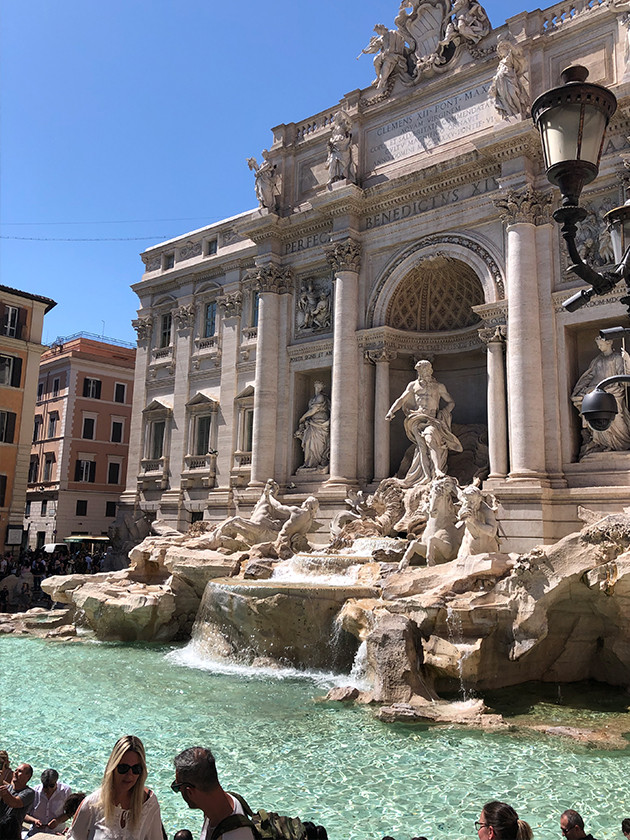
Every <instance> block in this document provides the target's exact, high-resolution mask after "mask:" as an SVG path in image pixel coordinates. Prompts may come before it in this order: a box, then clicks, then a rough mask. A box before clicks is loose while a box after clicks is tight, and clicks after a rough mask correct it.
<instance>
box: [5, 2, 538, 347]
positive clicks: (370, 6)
mask: <svg viewBox="0 0 630 840" xmlns="http://www.w3.org/2000/svg"><path fill="white" fill-rule="evenodd" d="M483 5H484V7H485V9H486V11H487V13H488V15H489V17H490V20H491V22H492V24H493V26H494V27H498V26H501V25H502V24H503V23H504V22H505V19H506V18H508V17H510V16H512V15H514V14H517V13H518V12H521V11H524V10H526V11H531V10H532V9H534V8H536V6H535V5H530V6H523V5H520V4H517V3H516V2H515V0H508V2H500V0H490V2H487V3H484V4H483ZM398 6H399V2H398V0H357V2H355V3H352V4H343V5H342V4H340V3H339V2H333V0H317V1H316V2H304V0H302V2H300V0H297V2H288V0H268V2H266V3H240V4H237V3H231V2H227V0H224V1H223V2H218V0H107V2H96V1H95V0H80V1H79V0H63V1H62V2H55V0H2V3H1V6H0V237H2V238H0V283H3V284H4V285H7V286H13V287H16V288H19V289H23V290H26V291H31V292H35V293H37V294H43V295H47V296H48V297H52V298H53V299H54V300H56V301H57V302H58V305H57V307H56V308H55V309H53V310H52V311H51V312H50V313H49V314H48V315H47V316H46V320H45V327H44V341H45V342H52V341H53V340H54V339H55V337H56V336H59V335H61V336H65V335H71V334H72V333H75V332H78V331H82V330H83V331H87V332H92V333H97V334H99V335H101V334H104V335H105V336H109V337H113V338H118V339H122V340H126V341H135V333H134V331H133V329H132V327H131V319H132V318H134V317H135V314H136V308H137V298H136V296H135V294H134V293H133V292H132V291H131V290H130V288H129V286H130V284H131V283H135V282H137V281H138V280H139V279H140V277H141V275H142V269H143V266H142V262H141V260H140V258H139V256H138V255H139V253H140V252H141V251H142V250H144V249H145V248H147V247H149V246H150V245H152V244H155V243H157V242H159V241H161V240H163V239H168V238H170V237H174V236H178V235H180V234H182V233H185V232H186V231H187V230H193V229H195V228H199V227H203V226H204V225H206V224H210V223H211V222H214V221H217V220H219V219H222V218H225V217H227V216H231V215H235V214H236V213H240V212H242V211H244V210H248V209H250V208H251V207H254V206H255V205H256V200H255V197H254V190H253V175H252V173H251V172H250V171H249V170H248V168H247V164H246V158H247V157H250V156H252V155H253V156H255V157H259V156H260V151H261V149H263V148H264V147H266V146H268V145H269V144H270V143H271V140H272V138H271V131H270V129H271V127H272V126H275V125H278V124H280V123H283V122H294V121H295V122H297V121H299V120H301V119H304V118H305V117H308V116H309V115H311V114H314V113H317V112H318V111H320V110H323V109H324V108H327V107H330V106H331V105H332V104H334V103H335V102H337V101H338V100H339V99H340V98H341V97H342V96H343V95H344V93H347V92H348V91H351V90H354V89H356V88H364V87H366V86H367V85H369V83H370V82H371V81H372V78H373V71H372V61H371V57H370V56H364V57H362V59H361V60H359V61H356V60H355V57H356V56H357V55H358V54H359V52H360V51H361V49H362V47H364V46H365V45H366V44H367V43H368V41H369V39H370V36H371V34H372V27H373V26H374V24H375V23H385V24H387V25H390V26H391V25H392V24H393V19H394V17H395V14H396V12H397V10H398ZM545 6H546V4H545ZM77 240H99V241H77Z"/></svg>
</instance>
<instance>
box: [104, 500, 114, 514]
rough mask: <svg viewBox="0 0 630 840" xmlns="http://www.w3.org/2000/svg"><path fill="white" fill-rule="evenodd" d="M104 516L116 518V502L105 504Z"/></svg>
mask: <svg viewBox="0 0 630 840" xmlns="http://www.w3.org/2000/svg"><path fill="white" fill-rule="evenodd" d="M105 516H111V517H114V516H116V502H105Z"/></svg>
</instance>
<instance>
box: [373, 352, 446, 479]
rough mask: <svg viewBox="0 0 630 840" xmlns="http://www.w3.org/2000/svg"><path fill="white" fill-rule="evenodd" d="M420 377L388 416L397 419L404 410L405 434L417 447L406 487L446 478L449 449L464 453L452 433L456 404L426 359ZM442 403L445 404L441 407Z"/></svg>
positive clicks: (395, 402)
mask: <svg viewBox="0 0 630 840" xmlns="http://www.w3.org/2000/svg"><path fill="white" fill-rule="evenodd" d="M415 369H416V371H417V374H418V378H417V379H416V380H414V381H413V382H410V383H409V385H407V387H406V388H405V390H404V391H403V393H402V394H401V395H400V397H398V399H397V400H395V401H394V403H393V405H392V407H391V408H390V409H389V411H388V412H387V415H386V419H387V420H393V419H394V415H395V414H396V412H397V411H398V410H399V409H400V408H402V410H403V413H404V415H405V432H406V434H407V437H408V438H409V440H410V441H411V442H412V443H413V444H415V447H416V450H415V452H414V455H413V460H412V462H411V466H410V467H409V470H408V471H407V475H406V476H405V477H404V479H403V480H402V484H403V486H404V487H413V486H414V485H415V484H428V483H429V482H431V481H432V480H433V479H434V478H441V477H443V476H444V474H445V473H444V468H445V467H446V460H447V458H448V453H449V450H450V451H452V452H461V451H462V445H461V443H460V441H459V440H458V438H457V437H456V436H455V435H454V434H453V433H452V431H451V418H452V414H453V408H454V407H455V402H454V400H453V398H452V397H451V395H450V394H449V392H448V391H447V390H446V387H445V386H444V385H442V383H440V382H438V381H437V379H435V377H434V376H433V366H432V365H431V362H429V361H427V360H426V359H422V360H421V361H419V362H418V363H417V365H416V368H415ZM440 403H443V405H442V407H440Z"/></svg>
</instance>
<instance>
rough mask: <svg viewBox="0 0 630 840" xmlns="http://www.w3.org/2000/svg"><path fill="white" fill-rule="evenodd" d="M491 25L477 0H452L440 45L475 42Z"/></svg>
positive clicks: (485, 33) (483, 35)
mask: <svg viewBox="0 0 630 840" xmlns="http://www.w3.org/2000/svg"><path fill="white" fill-rule="evenodd" d="M491 29H492V26H491V25H490V20H489V18H488V15H487V14H486V10H485V9H484V8H483V6H481V5H480V4H479V3H477V0H453V8H452V10H451V19H450V20H449V22H448V24H447V26H446V31H445V33H444V38H442V40H441V41H440V46H441V47H446V46H448V45H449V44H451V43H452V44H455V45H458V44H461V43H462V42H463V43H468V44H476V43H477V42H478V41H481V39H482V38H483V37H485V36H486V35H487V34H488V33H489V32H490V30H491Z"/></svg>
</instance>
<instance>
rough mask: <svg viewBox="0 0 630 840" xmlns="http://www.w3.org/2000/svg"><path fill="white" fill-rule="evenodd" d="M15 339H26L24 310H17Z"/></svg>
mask: <svg viewBox="0 0 630 840" xmlns="http://www.w3.org/2000/svg"><path fill="white" fill-rule="evenodd" d="M15 337H16V338H21V339H23V340H24V341H26V339H27V338H28V336H27V335H26V309H21V308H20V309H18V318H17V330H16V333H15Z"/></svg>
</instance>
